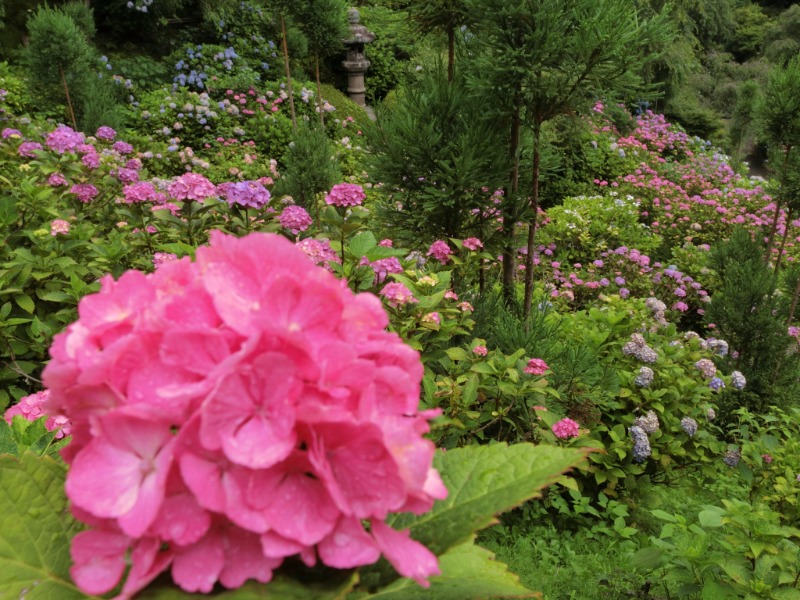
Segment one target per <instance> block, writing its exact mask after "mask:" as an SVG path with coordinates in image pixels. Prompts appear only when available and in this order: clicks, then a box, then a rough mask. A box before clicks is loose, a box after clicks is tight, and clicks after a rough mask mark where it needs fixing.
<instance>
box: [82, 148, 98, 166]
mask: <svg viewBox="0 0 800 600" xmlns="http://www.w3.org/2000/svg"><path fill="white" fill-rule="evenodd" d="M81 163H82V164H83V166H84V167H86V168H87V169H96V168H97V167H99V166H100V155H99V154H98V153H97V152H89V153H88V154H84V155H83V156H82V157H81Z"/></svg>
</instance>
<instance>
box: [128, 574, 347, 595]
mask: <svg viewBox="0 0 800 600" xmlns="http://www.w3.org/2000/svg"><path fill="white" fill-rule="evenodd" d="M357 581H358V576H357V575H356V574H355V573H345V574H344V576H342V577H337V578H335V579H333V580H330V581H328V582H326V583H320V584H317V585H314V584H308V583H300V582H299V581H294V580H292V579H288V578H286V577H280V576H279V577H276V578H275V579H273V580H272V581H271V582H269V583H268V584H267V585H264V584H260V583H255V582H253V581H251V582H249V583H246V584H245V585H243V586H242V587H240V588H238V589H236V590H228V591H223V592H219V593H216V594H211V595H210V596H206V595H201V594H189V593H187V592H184V591H181V590H180V589H178V588H177V587H175V586H174V585H173V586H170V587H150V588H148V589H146V590H144V591H143V592H141V593H140V594H137V596H136V600H187V599H189V598H213V599H214V600H262V599H263V600H341V599H342V598H344V597H345V595H346V594H347V592H349V591H350V590H351V589H352V588H353V586H354V585H355V583H356V582H357Z"/></svg>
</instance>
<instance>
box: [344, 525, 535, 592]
mask: <svg viewBox="0 0 800 600" xmlns="http://www.w3.org/2000/svg"><path fill="white" fill-rule="evenodd" d="M439 567H440V568H441V570H442V574H441V575H440V576H438V577H431V587H430V588H428V589H425V588H423V587H420V586H419V585H417V584H416V583H415V582H413V581H411V580H410V579H405V578H403V579H398V580H397V581H395V582H394V583H392V584H390V585H388V586H386V587H385V588H383V589H381V590H379V591H378V592H376V593H374V594H354V595H352V596H351V597H350V598H351V600H486V599H487V598H538V597H540V595H539V594H537V593H536V592H532V591H531V590H529V589H528V588H526V587H525V586H524V585H522V584H521V583H520V582H519V578H518V577H517V576H516V575H514V574H513V573H510V572H509V571H508V567H507V566H506V565H505V564H504V563H502V562H498V561H495V560H494V555H493V554H492V553H491V552H489V551H488V550H486V549H485V548H481V547H480V546H476V545H475V544H474V540H472V539H471V540H469V541H467V542H464V543H463V544H459V545H458V546H455V547H453V548H451V549H450V550H448V551H447V552H446V553H445V554H443V555H442V556H440V557H439Z"/></svg>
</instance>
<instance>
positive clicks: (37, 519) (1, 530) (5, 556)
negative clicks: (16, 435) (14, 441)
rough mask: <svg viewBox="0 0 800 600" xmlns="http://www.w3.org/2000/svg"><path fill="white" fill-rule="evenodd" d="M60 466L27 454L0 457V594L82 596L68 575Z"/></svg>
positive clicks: (58, 599)
mask: <svg viewBox="0 0 800 600" xmlns="http://www.w3.org/2000/svg"><path fill="white" fill-rule="evenodd" d="M65 475H66V470H65V468H64V466H63V465H61V464H59V463H57V462H56V461H55V460H53V459H51V458H40V457H38V456H36V455H34V454H30V453H26V454H23V455H22V457H20V458H17V457H14V456H11V455H8V454H4V455H0V598H3V599H4V600H5V599H12V598H13V599H16V598H25V600H73V599H85V598H86V595H85V594H82V593H81V592H80V591H78V589H77V588H76V587H75V586H74V585H73V584H72V582H71V581H70V577H69V565H70V558H69V543H70V540H71V539H72V536H73V535H75V533H77V531H78V528H79V527H78V524H77V523H76V522H75V521H74V520H73V519H72V518H71V517H70V516H69V515H68V514H67V500H66V498H65V496H64V477H65Z"/></svg>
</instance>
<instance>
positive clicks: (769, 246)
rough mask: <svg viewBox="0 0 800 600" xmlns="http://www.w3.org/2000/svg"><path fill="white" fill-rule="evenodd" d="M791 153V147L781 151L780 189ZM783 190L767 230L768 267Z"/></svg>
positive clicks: (776, 202)
mask: <svg viewBox="0 0 800 600" xmlns="http://www.w3.org/2000/svg"><path fill="white" fill-rule="evenodd" d="M791 151H792V147H791V146H787V147H786V148H785V149H784V151H783V171H782V172H781V187H783V184H784V182H785V181H786V173H787V172H788V169H789V153H790V152H791ZM782 192H783V190H781V192H779V194H780V195H779V196H778V199H777V200H775V216H774V217H773V219H772V226H771V227H770V229H769V236H768V237H767V251H766V255H765V257H764V264H765V265H768V264H769V263H770V262H771V261H772V244H773V243H775V232H776V231H777V230H778V219H779V218H780V216H781V206H782V204H783V194H782Z"/></svg>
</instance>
